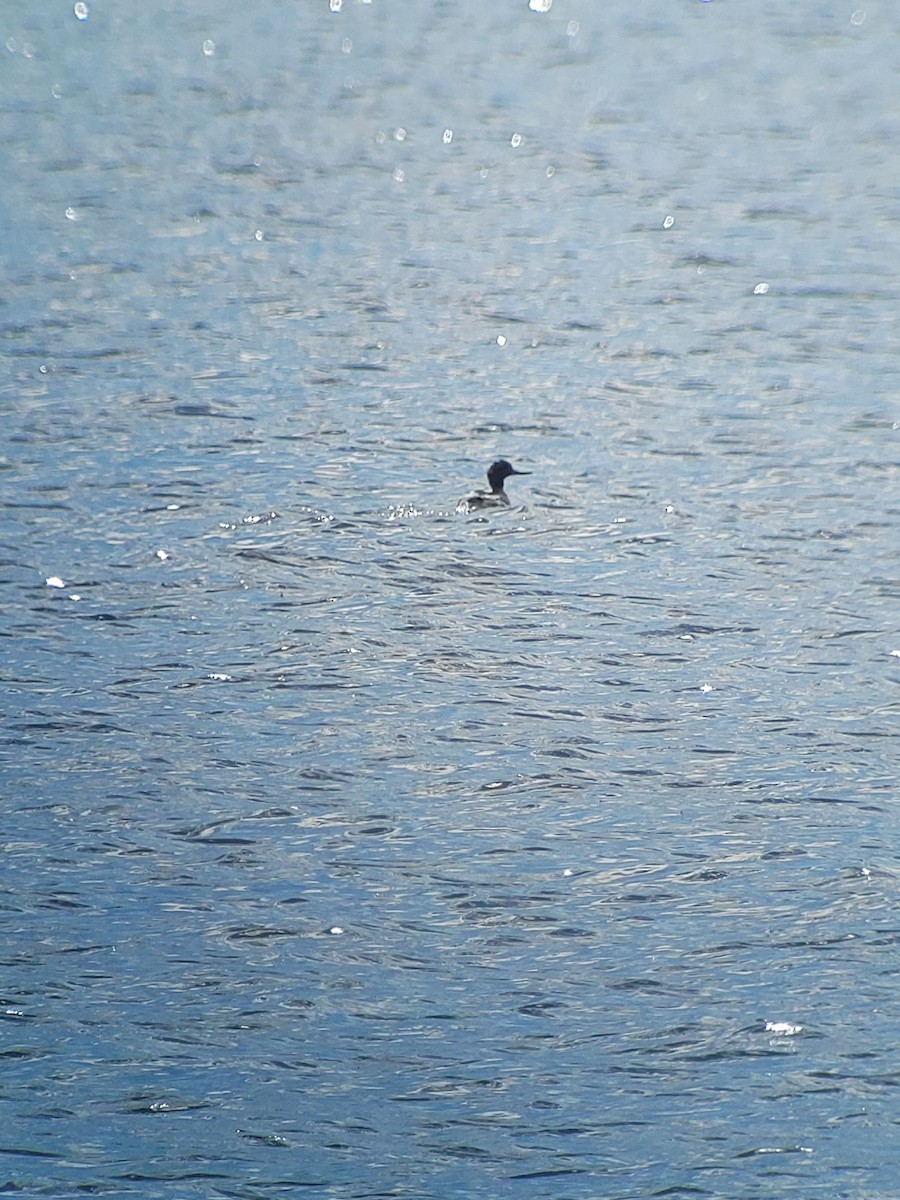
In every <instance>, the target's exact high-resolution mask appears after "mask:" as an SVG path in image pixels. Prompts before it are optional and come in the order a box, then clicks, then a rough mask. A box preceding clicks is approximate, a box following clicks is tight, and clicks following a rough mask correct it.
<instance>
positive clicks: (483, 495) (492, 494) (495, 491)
mask: <svg viewBox="0 0 900 1200" xmlns="http://www.w3.org/2000/svg"><path fill="white" fill-rule="evenodd" d="M530 474H531V472H530V471H517V470H516V469H515V467H513V466H512V465H511V464H510V463H508V462H507V461H506V459H505V458H498V459H497V461H496V462H492V463H491V465H490V466H489V467H488V471H487V480H488V483H489V484H490V487H491V490H490V491H489V492H484V491H480V492H475V493H474V494H473V495H471V496H466V497H465V499H463V500H460V502H459V504H458V505H457V506H456V511H457V512H476V511H478V509H481V508H503V507H508V506H509V496H507V494H506V492H505V491H504V489H503V483H504V480H506V479H508V478H509V477H510V475H530Z"/></svg>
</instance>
